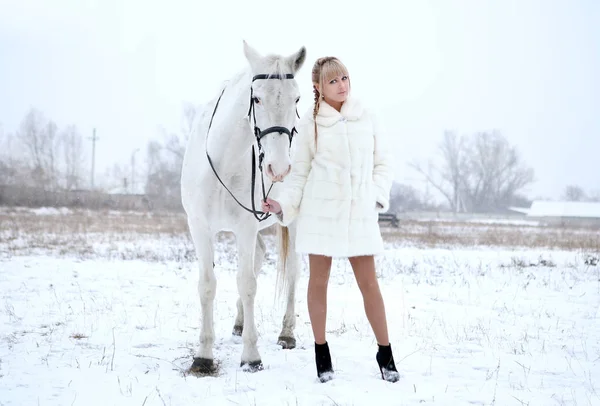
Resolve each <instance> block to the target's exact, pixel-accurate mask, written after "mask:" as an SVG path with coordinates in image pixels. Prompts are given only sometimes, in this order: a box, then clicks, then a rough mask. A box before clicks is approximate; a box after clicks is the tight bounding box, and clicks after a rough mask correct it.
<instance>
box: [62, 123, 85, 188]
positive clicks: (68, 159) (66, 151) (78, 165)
mask: <svg viewBox="0 0 600 406" xmlns="http://www.w3.org/2000/svg"><path fill="white" fill-rule="evenodd" d="M61 146H62V157H63V165H64V167H63V178H64V179H63V180H64V182H63V185H64V187H65V188H66V189H67V190H72V189H78V188H79V186H80V185H81V184H82V182H83V176H84V174H83V172H84V164H85V157H84V153H83V137H82V136H81V134H80V133H79V132H78V131H77V128H76V127H75V126H73V125H72V126H69V127H67V128H66V129H65V130H64V131H63V132H62V134H61Z"/></svg>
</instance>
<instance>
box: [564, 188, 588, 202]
mask: <svg viewBox="0 0 600 406" xmlns="http://www.w3.org/2000/svg"><path fill="white" fill-rule="evenodd" d="M563 199H564V200H567V201H569V202H582V201H585V200H587V199H586V194H585V192H584V191H583V188H582V187H581V186H577V185H568V186H567V187H565V190H564V192H563Z"/></svg>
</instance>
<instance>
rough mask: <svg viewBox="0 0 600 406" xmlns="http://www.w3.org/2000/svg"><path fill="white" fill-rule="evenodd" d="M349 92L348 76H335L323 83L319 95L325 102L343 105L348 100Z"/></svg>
mask: <svg viewBox="0 0 600 406" xmlns="http://www.w3.org/2000/svg"><path fill="white" fill-rule="evenodd" d="M349 90H350V80H349V79H348V76H345V75H344V76H336V77H334V78H331V79H329V80H328V81H325V82H323V90H322V91H321V93H322V94H323V96H325V101H327V102H337V103H343V102H345V101H346V99H347V98H348V91H349Z"/></svg>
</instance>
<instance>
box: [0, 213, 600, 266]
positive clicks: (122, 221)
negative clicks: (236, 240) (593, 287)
mask: <svg viewBox="0 0 600 406" xmlns="http://www.w3.org/2000/svg"><path fill="white" fill-rule="evenodd" d="M381 229H382V233H383V237H384V240H385V241H386V243H388V244H390V245H392V246H402V245H413V246H417V247H426V248H433V247H477V246H485V247H504V248H510V247H515V248H547V249H562V250H583V251H586V252H594V253H598V252H600V231H599V230H597V229H590V228H576V227H572V226H571V227H560V226H555V227H549V226H528V225H506V224H481V223H467V222H452V221H444V222H440V221H415V220H403V221H401V223H400V227H398V228H393V227H387V226H382V228H381ZM266 234H268V235H272V234H273V233H272V231H267V233H266ZM219 238H221V239H227V240H231V241H233V239H232V236H231V235H229V234H228V233H223V234H222V235H221V236H220V237H219ZM31 253H52V254H59V255H75V256H79V257H82V258H87V257H94V256H103V257H108V258H117V259H143V260H154V261H161V260H167V259H168V260H176V261H190V260H193V259H194V257H195V253H194V249H193V245H192V243H191V239H190V237H189V232H188V228H187V222H186V217H185V214H183V213H174V212H117V211H109V210H104V211H92V210H69V211H65V212H64V213H62V214H61V213H55V214H47V213H44V212H42V213H39V214H36V211H33V210H30V209H9V208H0V254H9V255H29V254H31Z"/></svg>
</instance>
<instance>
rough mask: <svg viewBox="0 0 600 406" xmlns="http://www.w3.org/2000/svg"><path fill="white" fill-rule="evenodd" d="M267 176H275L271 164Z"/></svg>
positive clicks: (268, 166)
mask: <svg viewBox="0 0 600 406" xmlns="http://www.w3.org/2000/svg"><path fill="white" fill-rule="evenodd" d="M267 175H270V176H274V175H275V174H274V173H273V166H272V165H271V164H269V165H267Z"/></svg>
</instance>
